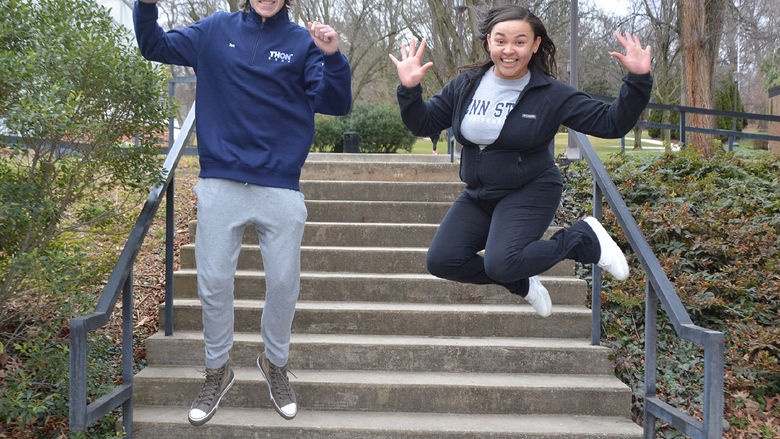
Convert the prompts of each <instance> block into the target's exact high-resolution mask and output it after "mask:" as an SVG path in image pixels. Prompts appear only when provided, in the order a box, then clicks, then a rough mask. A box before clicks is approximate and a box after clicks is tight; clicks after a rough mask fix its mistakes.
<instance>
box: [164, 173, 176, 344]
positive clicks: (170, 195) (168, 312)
mask: <svg viewBox="0 0 780 439" xmlns="http://www.w3.org/2000/svg"><path fill="white" fill-rule="evenodd" d="M174 181H175V177H174V176H171V181H170V183H168V189H167V190H166V191H165V336H166V337H169V336H171V335H173V244H174V239H173V232H174V217H173V213H174V212H173V199H174V189H173V188H174Z"/></svg>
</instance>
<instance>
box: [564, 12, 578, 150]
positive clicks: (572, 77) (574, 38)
mask: <svg viewBox="0 0 780 439" xmlns="http://www.w3.org/2000/svg"><path fill="white" fill-rule="evenodd" d="M578 9H579V8H578V5H577V0H571V19H570V20H569V21H571V38H570V40H571V45H570V46H569V49H570V52H571V55H570V59H571V61H570V63H571V67H569V68H570V69H571V71H570V72H569V85H571V86H572V87H574V88H578V82H579V80H578V77H577V52H578V50H579V45H580V43H579V15H578ZM566 65H567V67H568V66H569V63H566ZM567 70H568V69H567ZM564 157H565V158H566V159H567V160H579V159H580V150H579V149H578V148H577V145H576V144H575V143H574V136H572V135H571V133H569V146H568V147H567V148H566V153H565V154H564Z"/></svg>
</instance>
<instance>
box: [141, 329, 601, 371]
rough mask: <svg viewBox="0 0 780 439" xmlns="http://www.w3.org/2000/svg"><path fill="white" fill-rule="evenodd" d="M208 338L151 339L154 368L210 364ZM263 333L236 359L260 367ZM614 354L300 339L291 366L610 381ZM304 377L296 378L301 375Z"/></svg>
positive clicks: (237, 346) (546, 347)
mask: <svg viewBox="0 0 780 439" xmlns="http://www.w3.org/2000/svg"><path fill="white" fill-rule="evenodd" d="M203 346H204V345H203V334H202V333H201V332H193V331H176V332H175V333H174V335H172V336H170V337H166V336H164V335H163V334H161V333H158V334H155V335H153V336H151V337H149V338H148V339H146V349H147V357H148V359H149V363H148V365H150V366H188V365H196V366H198V365H202V364H204V361H205V360H204V349H203ZM263 346H264V345H263V342H262V341H261V338H260V334H258V333H247V332H238V333H236V334H235V336H234V344H233V349H232V350H231V353H230V358H231V361H232V362H233V364H235V365H244V366H248V365H253V364H254V361H255V359H256V358H257V355H258V353H259V352H262V350H263ZM610 352H611V350H610V349H608V348H605V347H603V346H593V345H591V344H590V341H589V340H586V339H557V338H532V337H524V338H521V337H515V338H512V337H490V338H485V337H421V336H377V335H361V334H350V335H344V334H293V335H292V342H291V348H290V359H289V361H288V363H287V364H288V365H289V367H290V368H291V369H292V370H294V371H298V370H301V369H322V370H327V369H343V370H365V371H368V370H374V371H384V370H393V371H407V372H413V371H418V372H423V371H427V372H480V373H547V374H578V375H607V374H611V373H613V372H614V364H613V363H612V361H611V360H610V359H609V358H608V356H609V354H610ZM296 373H297V372H296Z"/></svg>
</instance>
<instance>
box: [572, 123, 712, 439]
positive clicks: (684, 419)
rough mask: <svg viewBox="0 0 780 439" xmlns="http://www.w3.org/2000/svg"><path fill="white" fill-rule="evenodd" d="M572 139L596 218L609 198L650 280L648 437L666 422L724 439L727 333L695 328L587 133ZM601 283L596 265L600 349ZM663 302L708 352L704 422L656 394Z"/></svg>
mask: <svg viewBox="0 0 780 439" xmlns="http://www.w3.org/2000/svg"><path fill="white" fill-rule="evenodd" d="M569 133H570V134H569V135H572V136H573V137H574V141H575V143H576V144H577V146H578V147H579V149H580V151H581V152H582V154H583V156H584V158H585V161H586V162H587V163H588V167H589V168H590V170H591V173H592V174H593V216H594V217H596V218H598V219H599V220H600V219H601V211H602V202H603V199H604V198H606V200H607V203H608V204H609V206H610V208H611V209H612V212H613V213H614V214H615V218H616V219H617V222H618V224H620V227H621V228H622V230H623V233H624V234H625V235H626V239H627V240H628V243H629V244H630V245H631V248H632V249H633V251H634V253H635V254H636V256H637V259H638V260H639V262H640V264H641V265H642V268H643V269H644V271H645V274H646V276H647V286H646V294H645V306H646V308H645V362H644V368H645V413H644V437H645V438H654V437H655V421H656V419H662V420H664V421H666V422H668V423H669V424H670V425H672V426H674V427H675V428H677V429H678V430H681V431H682V432H684V433H685V434H686V435H688V436H691V437H693V438H706V439H716V438H718V439H719V438H721V437H722V435H723V362H724V359H723V355H724V336H723V333H722V332H719V331H713V330H710V329H706V328H702V327H700V326H697V325H694V324H693V322H692V321H691V318H690V316H689V315H688V312H687V311H686V310H685V307H684V306H683V304H682V302H681V301H680V298H679V296H678V295H677V293H676V292H675V289H674V286H672V284H671V282H669V279H668V278H667V277H666V273H665V272H664V271H663V268H662V267H661V264H660V263H659V262H658V259H656V257H655V255H654V254H653V251H652V249H651V247H650V245H649V244H648V243H647V241H646V240H645V238H644V236H643V235H642V232H641V230H640V229H639V226H638V225H637V224H636V221H635V220H634V217H633V216H632V215H631V212H630V211H629V210H628V207H627V206H626V203H625V201H623V198H622V197H621V195H620V192H618V190H617V187H616V186H615V184H614V183H613V182H612V179H611V178H610V177H609V174H608V173H607V170H606V169H605V168H604V165H603V163H601V160H600V159H599V157H598V155H597V154H596V151H595V150H594V149H593V146H592V145H591V143H590V141H589V140H588V138H587V137H586V136H585V135H584V134H582V133H579V132H576V131H573V130H570V131H569ZM601 278H602V272H601V268H600V267H599V266H598V265H597V264H593V282H592V290H591V291H592V303H591V305H592V309H593V315H592V322H591V343H592V344H594V345H598V344H599V343H600V340H601ZM659 300H660V302H661V306H662V308H663V310H664V311H666V313H667V314H668V315H669V319H670V321H671V323H672V325H673V326H674V329H675V332H676V333H677V335H678V336H680V337H682V338H684V339H687V340H690V341H692V342H694V343H696V344H698V345H700V346H702V348H703V349H704V401H703V413H704V416H703V418H704V419H703V421H699V420H698V419H696V418H694V417H692V416H690V415H688V414H686V413H684V412H683V411H681V410H679V409H677V408H675V407H673V406H671V405H669V404H667V403H665V402H663V401H661V400H660V399H659V398H658V396H657V394H656V378H657V376H656V366H657V362H656V360H657V353H656V348H657V343H658V337H657V323H658V321H657V318H658V315H657V314H658V312H657V310H658V301H659Z"/></svg>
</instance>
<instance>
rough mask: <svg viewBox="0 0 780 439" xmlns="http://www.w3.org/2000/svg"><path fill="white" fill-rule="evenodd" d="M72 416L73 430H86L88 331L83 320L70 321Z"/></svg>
mask: <svg viewBox="0 0 780 439" xmlns="http://www.w3.org/2000/svg"><path fill="white" fill-rule="evenodd" d="M69 356H70V388H69V396H68V398H69V404H70V416H69V418H70V419H69V420H68V423H69V425H70V429H71V430H76V431H80V430H84V429H85V428H86V427H87V426H86V421H87V329H86V326H85V322H84V320H83V319H80V318H75V319H70V353H69Z"/></svg>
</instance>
